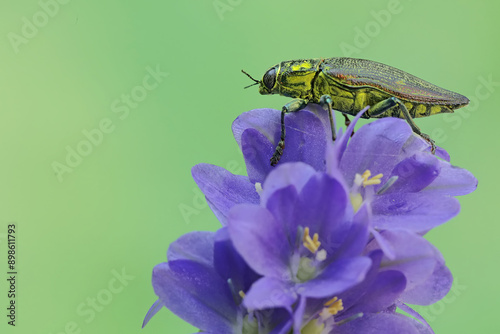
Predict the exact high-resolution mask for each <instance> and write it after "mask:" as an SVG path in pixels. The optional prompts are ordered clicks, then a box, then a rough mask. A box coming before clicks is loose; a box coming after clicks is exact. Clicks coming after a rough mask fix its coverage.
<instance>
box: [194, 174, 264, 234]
mask: <svg viewBox="0 0 500 334" xmlns="http://www.w3.org/2000/svg"><path fill="white" fill-rule="evenodd" d="M191 173H192V175H193V179H194V181H195V182H196V184H197V185H198V187H200V189H201V191H202V192H203V193H204V194H205V197H206V198H207V200H208V201H209V203H210V207H211V208H212V211H214V213H215V214H216V215H217V218H219V221H220V222H221V223H222V224H223V225H226V219H227V214H228V212H229V210H230V209H231V208H232V207H233V206H234V205H235V204H239V203H259V201H260V197H259V194H258V193H257V191H256V190H255V186H254V184H253V183H251V182H250V181H249V180H248V178H247V177H246V176H241V175H234V174H231V173H230V172H228V171H227V170H225V169H224V168H222V167H218V166H214V165H209V164H198V165H196V166H194V167H193V169H192V170H191ZM214 209H216V210H214Z"/></svg>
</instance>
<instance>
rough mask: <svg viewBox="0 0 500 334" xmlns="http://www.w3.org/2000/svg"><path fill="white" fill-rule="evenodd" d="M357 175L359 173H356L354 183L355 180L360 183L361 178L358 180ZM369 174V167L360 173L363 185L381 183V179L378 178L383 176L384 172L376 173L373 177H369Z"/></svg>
mask: <svg viewBox="0 0 500 334" xmlns="http://www.w3.org/2000/svg"><path fill="white" fill-rule="evenodd" d="M358 175H359V174H356V176H355V179H354V182H355V183H356V181H358V183H357V184H359V183H361V182H360V181H361V180H359V177H358ZM371 175H372V172H370V170H369V169H367V170H365V172H364V173H363V174H362V175H361V179H362V184H363V187H366V186H373V185H376V184H380V183H382V181H381V180H380V179H381V178H382V177H383V176H384V174H377V175H375V176H374V177H372V178H370V176H371ZM356 178H357V179H356Z"/></svg>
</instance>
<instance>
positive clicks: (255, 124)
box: [232, 109, 281, 148]
mask: <svg viewBox="0 0 500 334" xmlns="http://www.w3.org/2000/svg"><path fill="white" fill-rule="evenodd" d="M280 117H281V111H279V110H276V109H254V110H250V111H247V112H244V113H243V114H241V115H240V116H238V118H236V119H235V120H234V122H233V125H232V130H233V135H234V139H236V142H237V143H238V146H239V147H240V148H241V136H242V135H243V132H244V131H245V130H246V129H256V130H258V131H259V132H260V133H262V134H263V135H264V136H265V137H266V138H268V140H269V142H271V141H272V140H273V139H274V136H275V133H276V132H278V131H280V124H281V121H280Z"/></svg>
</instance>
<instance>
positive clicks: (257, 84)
mask: <svg viewBox="0 0 500 334" xmlns="http://www.w3.org/2000/svg"><path fill="white" fill-rule="evenodd" d="M259 83H260V82H256V83H253V84H251V85H248V86H246V87H243V89H245V88H248V87H252V86H255V85H258V84H259Z"/></svg>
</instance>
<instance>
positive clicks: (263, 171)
mask: <svg viewBox="0 0 500 334" xmlns="http://www.w3.org/2000/svg"><path fill="white" fill-rule="evenodd" d="M280 124H281V112H279V111H277V110H272V109H257V110H251V111H249V112H247V113H244V114H243V115H241V116H240V117H238V118H237V119H236V120H235V121H234V123H233V134H234V136H235V139H236V141H237V142H238V144H239V145H240V148H241V150H242V152H243V154H244V156H245V162H246V164H247V171H248V176H249V178H250V180H252V182H262V181H263V180H264V179H265V176H266V175H267V174H268V173H269V172H270V170H271V169H272V167H271V166H270V162H269V159H270V158H271V156H272V155H273V153H274V150H275V147H276V145H277V144H278V142H279V140H280V132H281V125H280ZM285 127H286V139H285V144H286V146H287V147H290V149H285V150H284V153H283V156H282V157H281V160H280V163H286V162H296V161H302V162H305V163H307V164H309V165H311V166H313V167H314V168H315V169H317V170H324V169H325V163H326V162H325V150H326V146H325V145H326V133H325V129H324V126H323V124H322V122H321V120H320V119H319V118H318V117H317V116H316V115H315V114H314V113H313V112H311V111H309V110H301V111H300V112H297V113H290V114H287V115H286V117H285Z"/></svg>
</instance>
